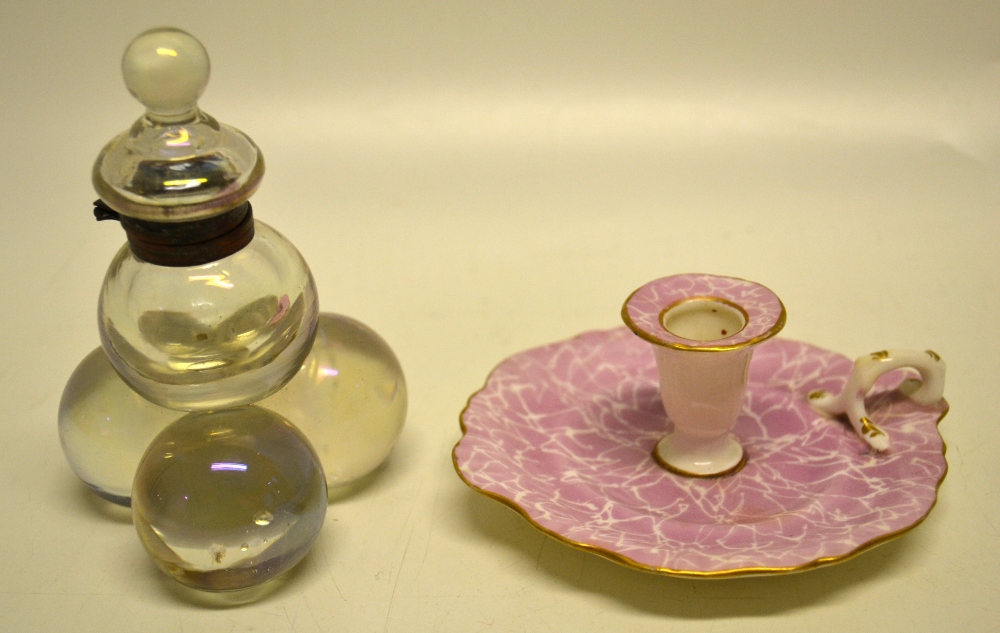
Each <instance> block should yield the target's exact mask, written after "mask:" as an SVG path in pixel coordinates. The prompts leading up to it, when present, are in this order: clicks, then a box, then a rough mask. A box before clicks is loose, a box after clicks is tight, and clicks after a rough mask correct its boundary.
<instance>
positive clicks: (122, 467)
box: [59, 347, 184, 506]
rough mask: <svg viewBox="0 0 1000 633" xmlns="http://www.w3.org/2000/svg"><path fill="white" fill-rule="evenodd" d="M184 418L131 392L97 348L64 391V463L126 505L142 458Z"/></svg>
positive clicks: (61, 430) (61, 419) (61, 408)
mask: <svg viewBox="0 0 1000 633" xmlns="http://www.w3.org/2000/svg"><path fill="white" fill-rule="evenodd" d="M182 415H184V414H183V413H182V412H180V411H174V410H172V409H164V408H163V407H158V406H156V405H155V404H153V403H152V402H150V401H149V400H146V399H145V398H143V397H142V396H140V395H139V394H137V393H136V392H134V391H132V390H131V389H130V388H129V386H128V385H126V384H125V383H124V382H123V381H122V379H121V377H120V376H119V375H118V374H117V372H115V370H114V368H113V367H112V366H111V363H110V362H108V357H107V355H106V354H105V353H104V350H103V349H101V348H100V347H98V348H97V349H95V350H94V351H92V352H91V353H89V354H87V356H86V358H84V359H83V361H81V362H80V364H79V365H78V366H77V368H76V371H74V372H73V375H72V376H70V378H69V381H68V382H67V383H66V388H65V389H64V390H63V395H62V400H61V401H60V402H59V440H60V442H61V443H62V448H63V452H64V453H65V454H66V461H68V462H69V465H70V467H71V468H72V469H73V472H75V473H76V474H77V476H78V477H79V478H80V479H82V480H83V482H84V483H85V484H87V485H88V486H90V488H92V489H93V490H94V492H96V493H97V494H99V495H101V496H102V497H104V498H105V499H107V500H109V501H113V502H115V503H117V504H120V505H125V506H127V505H129V502H130V499H131V497H132V479H133V478H134V477H135V471H136V469H137V468H138V467H139V460H140V459H141V458H142V454H143V453H145V452H146V448H147V447H148V446H149V444H150V442H152V441H153V438H155V437H156V436H157V435H158V434H159V433H160V431H162V430H163V429H165V428H166V427H167V425H169V424H170V423H171V422H174V421H175V420H177V419H178V418H180V417H181V416H182Z"/></svg>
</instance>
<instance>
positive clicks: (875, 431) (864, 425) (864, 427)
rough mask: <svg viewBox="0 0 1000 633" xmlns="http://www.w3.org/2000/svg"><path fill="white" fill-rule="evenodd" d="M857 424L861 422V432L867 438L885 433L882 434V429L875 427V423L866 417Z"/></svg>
mask: <svg viewBox="0 0 1000 633" xmlns="http://www.w3.org/2000/svg"><path fill="white" fill-rule="evenodd" d="M859 422H861V432H862V433H863V434H864V435H867V436H868V437H878V436H880V435H885V433H883V432H882V429H880V428H878V427H877V426H875V423H873V422H872V421H871V420H869V419H868V418H867V417H863V418H861V420H859Z"/></svg>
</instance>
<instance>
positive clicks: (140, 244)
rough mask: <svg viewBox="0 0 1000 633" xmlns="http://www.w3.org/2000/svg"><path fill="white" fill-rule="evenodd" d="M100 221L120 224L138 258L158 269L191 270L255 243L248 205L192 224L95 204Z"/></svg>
mask: <svg viewBox="0 0 1000 633" xmlns="http://www.w3.org/2000/svg"><path fill="white" fill-rule="evenodd" d="M94 217H96V218H97V219H98V220H118V221H119V222H121V225H122V228H123V229H125V235H126V236H127V237H128V244H129V248H130V249H131V250H132V254H134V255H135V256H136V257H137V258H139V259H141V260H142V261H144V262H148V263H150V264H156V265H157V266H171V267H187V266H198V265H200V264H207V263H209V262H214V261H218V260H220V259H222V258H224V257H228V256H230V255H232V254H233V253H236V252H237V251H239V250H240V249H242V248H243V247H244V246H246V245H247V244H249V243H250V240H252V239H253V235H254V230H253V208H252V207H251V206H250V203H249V202H244V203H243V204H241V205H238V206H236V207H234V208H232V209H230V210H229V211H226V212H224V213H220V214H218V215H213V216H212V217H209V218H205V219H202V220H192V221H190V222H150V221H148V220H137V219H135V218H130V217H128V216H126V215H122V214H119V213H118V212H117V211H115V210H114V209H112V208H111V207H109V206H108V205H107V204H106V203H105V202H104V201H103V200H97V201H96V202H94Z"/></svg>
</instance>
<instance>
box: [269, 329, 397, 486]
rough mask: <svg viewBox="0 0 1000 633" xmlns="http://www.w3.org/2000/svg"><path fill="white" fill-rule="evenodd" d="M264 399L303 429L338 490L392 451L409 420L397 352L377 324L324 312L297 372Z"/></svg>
mask: <svg viewBox="0 0 1000 633" xmlns="http://www.w3.org/2000/svg"><path fill="white" fill-rule="evenodd" d="M261 404H262V405H263V406H265V407H268V408H270V409H273V410H275V411H278V412H280V413H281V414H282V415H284V416H285V417H287V418H288V419H289V420H292V421H293V422H294V423H295V424H297V425H298V427H299V428H300V429H301V430H302V432H303V433H305V435H306V437H308V438H309V441H311V442H312V444H313V446H314V447H315V448H316V452H317V453H319V457H320V461H321V462H322V463H323V467H324V468H325V470H326V482H327V486H329V487H330V489H331V492H333V491H334V490H335V489H336V488H337V487H338V486H342V485H344V484H349V483H351V482H354V481H356V480H358V479H360V478H361V477H364V476H365V475H367V474H368V473H370V472H372V471H373V470H375V469H376V468H377V467H378V466H379V464H381V463H382V462H383V461H385V458H386V457H387V456H388V455H389V451H390V450H392V447H393V445H394V444H395V443H396V440H397V439H398V438H399V434H400V433H401V432H402V430H403V422H404V421H405V420H406V405H407V393H406V380H405V378H404V377H403V369H402V368H401V367H400V365H399V361H398V360H397V359H396V355H395V354H393V352H392V349H391V348H390V347H389V345H388V344H387V343H386V342H385V341H384V340H383V339H382V337H380V336H379V335H378V334H377V333H375V331H373V330H372V329H371V328H369V327H367V326H366V325H364V324H362V323H359V322H358V321H355V320H354V319H351V318H350V317H346V316H342V315H339V314H328V313H324V314H320V316H319V322H318V324H317V327H316V341H315V343H314V344H313V348H312V352H311V353H310V354H309V356H308V357H307V358H306V360H305V362H304V363H303V364H302V368H301V369H300V370H299V373H298V374H297V375H296V376H295V378H293V379H292V381H291V382H289V383H288V384H287V385H286V386H285V387H284V388H283V389H281V390H280V391H278V392H277V393H275V394H274V395H273V396H271V397H269V398H267V399H266V400H264V401H263V402H262V403H261Z"/></svg>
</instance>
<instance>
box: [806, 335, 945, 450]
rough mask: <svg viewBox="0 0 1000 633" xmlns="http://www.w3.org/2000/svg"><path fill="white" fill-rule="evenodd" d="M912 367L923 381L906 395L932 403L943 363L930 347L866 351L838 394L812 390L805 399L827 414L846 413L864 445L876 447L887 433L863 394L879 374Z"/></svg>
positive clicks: (884, 444) (939, 390)
mask: <svg viewBox="0 0 1000 633" xmlns="http://www.w3.org/2000/svg"><path fill="white" fill-rule="evenodd" d="M900 367H912V368H914V369H916V370H917V371H918V372H920V378H921V380H922V381H923V384H921V385H920V388H919V389H917V390H916V391H914V392H913V393H911V394H909V395H910V399H911V400H913V401H915V402H917V403H919V404H934V403H935V402H937V401H938V400H940V399H941V397H942V395H943V394H944V372H945V363H944V361H943V360H941V357H940V356H938V355H937V354H936V353H934V352H932V351H931V350H927V351H925V352H919V351H916V350H910V349H890V350H883V351H881V352H875V353H873V354H866V355H865V356H862V357H861V358H859V359H857V360H856V361H854V370H853V371H851V376H850V378H848V379H847V384H846V385H844V389H843V390H842V391H841V392H840V394H839V395H836V396H834V395H833V394H830V393H827V392H825V391H813V392H812V393H810V394H809V401H810V404H812V406H813V408H814V409H816V410H817V411H819V412H820V413H823V414H825V415H829V416H836V415H842V414H845V413H846V414H847V417H848V419H849V420H850V421H851V426H853V427H854V430H855V431H857V432H858V435H860V436H861V437H862V438H863V439H864V440H865V441H866V442H868V445H869V446H871V447H872V448H873V449H875V450H876V451H884V450H887V449H888V448H889V437H888V436H887V435H886V434H885V431H883V430H882V429H880V428H879V427H877V426H875V424H874V423H873V422H872V421H871V419H870V418H869V417H868V412H867V411H865V395H866V394H867V393H868V390H869V389H871V388H872V385H874V384H875V381H876V380H878V378H879V376H881V375H882V374H884V373H886V372H888V371H892V370H893V369H899V368H900Z"/></svg>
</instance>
